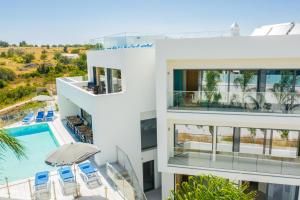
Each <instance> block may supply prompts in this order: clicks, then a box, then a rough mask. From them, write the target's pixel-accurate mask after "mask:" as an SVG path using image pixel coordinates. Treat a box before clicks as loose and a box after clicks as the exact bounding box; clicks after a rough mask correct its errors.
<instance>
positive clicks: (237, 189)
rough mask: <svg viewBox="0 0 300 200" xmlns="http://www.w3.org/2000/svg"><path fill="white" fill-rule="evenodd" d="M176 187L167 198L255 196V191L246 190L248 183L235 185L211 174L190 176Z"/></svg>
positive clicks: (251, 198)
mask: <svg viewBox="0 0 300 200" xmlns="http://www.w3.org/2000/svg"><path fill="white" fill-rule="evenodd" d="M177 188H178V189H177V190H176V191H174V190H172V191H171V195H170V197H169V198H168V200H219V199H224V200H231V199H234V200H254V199H255V196H256V192H255V191H251V192H247V191H248V189H249V184H242V185H237V184H235V183H233V182H231V181H229V180H227V179H224V178H221V177H217V176H212V175H200V176H190V177H189V179H188V182H183V183H182V184H181V185H177Z"/></svg>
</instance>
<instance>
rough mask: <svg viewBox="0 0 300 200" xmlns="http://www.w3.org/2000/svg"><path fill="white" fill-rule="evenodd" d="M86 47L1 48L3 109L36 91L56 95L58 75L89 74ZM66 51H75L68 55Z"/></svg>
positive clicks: (0, 80) (1, 103)
mask: <svg viewBox="0 0 300 200" xmlns="http://www.w3.org/2000/svg"><path fill="white" fill-rule="evenodd" d="M87 49H88V48H87V47H86V46H77V47H66V46H61V47H56V46H55V47H50V46H44V47H34V46H30V47H16V46H14V47H13V46H10V47H5V48H4V47H2V48H0V109H1V108H3V107H6V106H8V105H11V104H14V103H17V102H19V101H23V100H27V99H30V98H31V97H32V96H35V95H36V94H42V93H46V94H49V93H50V94H55V88H56V87H55V78H56V77H61V76H79V75H85V74H86V55H85V53H86V50H87ZM64 53H74V54H75V53H76V54H78V58H69V57H67V56H65V54H64Z"/></svg>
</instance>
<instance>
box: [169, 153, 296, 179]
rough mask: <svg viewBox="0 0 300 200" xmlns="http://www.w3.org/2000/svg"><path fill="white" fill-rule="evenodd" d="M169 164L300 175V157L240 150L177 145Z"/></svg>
mask: <svg viewBox="0 0 300 200" xmlns="http://www.w3.org/2000/svg"><path fill="white" fill-rule="evenodd" d="M168 164H171V165H184V166H190V167H203V168H212V169H216V170H220V169H221V170H236V171H246V172H256V173H268V174H279V175H291V176H300V158H299V157H295V158H286V157H275V156H271V155H257V154H250V153H238V152H217V154H215V155H214V154H213V153H212V152H208V151H200V150H199V151H191V150H189V149H184V148H182V147H175V148H174V150H173V156H171V157H170V158H169V161H168Z"/></svg>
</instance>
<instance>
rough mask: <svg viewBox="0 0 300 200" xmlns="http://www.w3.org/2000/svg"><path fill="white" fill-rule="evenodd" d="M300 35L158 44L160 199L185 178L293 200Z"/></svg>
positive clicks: (299, 177)
mask: <svg viewBox="0 0 300 200" xmlns="http://www.w3.org/2000/svg"><path fill="white" fill-rule="evenodd" d="M299 42H300V36H299V35H279V36H256V37H255V36H246V37H218V38H198V39H169V40H158V41H157V42H156V88H157V90H156V111H157V127H158V163H159V164H158V167H159V171H160V172H162V197H163V199H165V198H166V197H167V196H168V195H169V191H170V190H173V189H175V185H176V184H179V183H180V182H182V181H184V180H186V179H187V177H188V176H191V175H199V174H212V175H217V176H222V177H225V178H228V179H231V180H233V181H235V182H237V183H242V182H249V183H250V187H251V188H253V189H255V190H257V191H258V196H259V198H261V199H278V200H279V199H282V200H283V199H291V200H292V199H293V200H294V199H299V197H298V196H299V195H298V194H299V185H300V170H299V169H300V163H299V158H298V156H299V150H300V149H299V137H300V123H299V122H300V115H299V114H300V107H299V103H300V101H299V100H300V99H299V97H300V96H299V95H300V48H299V45H298V44H299Z"/></svg>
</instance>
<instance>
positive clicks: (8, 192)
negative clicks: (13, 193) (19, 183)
mask: <svg viewBox="0 0 300 200" xmlns="http://www.w3.org/2000/svg"><path fill="white" fill-rule="evenodd" d="M5 182H6V189H7V194H8V198H9V199H10V191H9V185H8V178H7V177H5Z"/></svg>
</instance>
